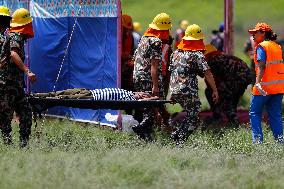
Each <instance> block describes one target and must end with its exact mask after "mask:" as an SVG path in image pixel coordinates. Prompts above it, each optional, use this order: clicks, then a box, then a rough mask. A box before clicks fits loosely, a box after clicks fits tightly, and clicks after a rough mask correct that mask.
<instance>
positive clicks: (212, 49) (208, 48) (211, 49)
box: [204, 44, 218, 55]
mask: <svg viewBox="0 0 284 189" xmlns="http://www.w3.org/2000/svg"><path fill="white" fill-rule="evenodd" d="M215 51H218V50H217V49H216V47H214V45H211V44H207V45H205V52H204V54H205V55H206V54H209V53H212V52H215Z"/></svg>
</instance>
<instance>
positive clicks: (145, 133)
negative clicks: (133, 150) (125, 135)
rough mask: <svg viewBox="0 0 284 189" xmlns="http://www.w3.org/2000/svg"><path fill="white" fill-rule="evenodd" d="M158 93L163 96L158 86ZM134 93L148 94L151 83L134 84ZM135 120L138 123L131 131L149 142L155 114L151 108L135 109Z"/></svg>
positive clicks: (161, 89) (161, 88)
mask: <svg viewBox="0 0 284 189" xmlns="http://www.w3.org/2000/svg"><path fill="white" fill-rule="evenodd" d="M159 87H160V91H161V93H162V95H163V86H162V84H159ZM134 89H135V91H139V92H149V91H152V83H151V82H135V83H134ZM134 117H135V119H136V120H138V121H140V123H139V124H138V125H137V126H135V127H133V131H134V132H135V133H136V134H137V135H138V136H139V137H140V138H142V139H144V140H146V141H151V140H152V138H151V133H152V129H153V125H154V118H155V112H154V110H153V109H152V108H142V109H135V115H134Z"/></svg>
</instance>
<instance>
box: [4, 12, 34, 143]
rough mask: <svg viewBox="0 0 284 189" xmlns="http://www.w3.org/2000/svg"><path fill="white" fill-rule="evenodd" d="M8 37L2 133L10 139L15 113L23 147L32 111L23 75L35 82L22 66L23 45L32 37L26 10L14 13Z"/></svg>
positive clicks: (32, 74) (30, 124) (30, 22)
mask: <svg viewBox="0 0 284 189" xmlns="http://www.w3.org/2000/svg"><path fill="white" fill-rule="evenodd" d="M9 35H10V48H11V57H12V59H11V63H10V68H9V73H10V75H11V76H10V77H9V78H8V79H7V83H6V95H7V100H8V102H9V103H8V105H9V106H8V109H7V110H6V116H7V118H6V126H5V129H4V132H5V135H7V136H8V137H10V132H11V131H12V128H11V120H12V118H13V113H14V111H15V112H16V113H17V115H18V116H19V122H20V130H19V132H20V146H21V147H25V146H26V145H27V144H28V141H29V137H30V134H31V126H32V110H31V107H30V104H29V103H28V101H27V98H26V95H25V91H24V88H25V83H24V73H26V74H27V76H28V78H29V80H30V81H32V82H34V81H35V80H36V76H35V74H34V73H32V72H31V71H30V70H29V69H28V68H27V67H26V66H25V65H24V64H23V62H24V60H25V51H24V44H25V42H26V40H28V39H29V38H32V37H33V36H34V33H33V28H32V17H31V16H30V13H29V11H28V10H26V9H24V8H20V9H17V10H16V11H15V12H14V14H13V16H12V23H11V29H10V34H9Z"/></svg>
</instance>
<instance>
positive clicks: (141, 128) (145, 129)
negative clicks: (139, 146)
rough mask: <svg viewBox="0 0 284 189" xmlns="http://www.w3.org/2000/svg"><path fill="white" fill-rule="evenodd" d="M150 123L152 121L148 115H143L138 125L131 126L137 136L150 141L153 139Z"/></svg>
mask: <svg viewBox="0 0 284 189" xmlns="http://www.w3.org/2000/svg"><path fill="white" fill-rule="evenodd" d="M152 124H153V121H152V120H151V118H150V117H148V116H145V117H144V119H143V121H142V122H141V123H139V124H138V125H135V126H133V127H132V129H133V131H134V132H135V133H136V134H137V135H138V137H139V138H141V139H143V140H145V141H147V142H151V141H153V139H152V136H151V133H152Z"/></svg>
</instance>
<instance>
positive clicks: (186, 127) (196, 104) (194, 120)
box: [171, 95, 201, 143]
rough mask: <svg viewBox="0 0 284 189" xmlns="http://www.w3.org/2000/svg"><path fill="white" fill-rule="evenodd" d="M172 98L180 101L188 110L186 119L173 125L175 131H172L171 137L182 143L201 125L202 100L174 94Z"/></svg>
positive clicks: (185, 109) (177, 101)
mask: <svg viewBox="0 0 284 189" xmlns="http://www.w3.org/2000/svg"><path fill="white" fill-rule="evenodd" d="M171 99H172V100H173V101H174V102H176V103H179V104H180V105H181V106H182V108H183V109H184V111H186V116H185V118H184V120H181V121H179V122H177V123H176V124H175V125H172V127H174V130H175V131H174V132H173V133H172V135H171V138H172V139H173V140H175V141H176V142H177V143H181V142H184V141H185V140H186V139H187V138H188V136H189V135H190V134H191V133H193V131H194V130H195V129H196V128H197V127H198V126H199V125H200V120H199V113H200V110H201V102H200V100H197V99H199V98H194V99H195V100H193V98H192V97H190V96H187V95H172V96H171Z"/></svg>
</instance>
